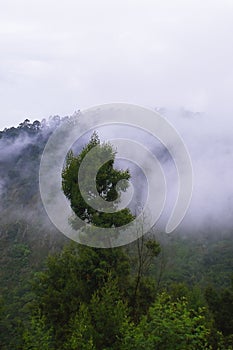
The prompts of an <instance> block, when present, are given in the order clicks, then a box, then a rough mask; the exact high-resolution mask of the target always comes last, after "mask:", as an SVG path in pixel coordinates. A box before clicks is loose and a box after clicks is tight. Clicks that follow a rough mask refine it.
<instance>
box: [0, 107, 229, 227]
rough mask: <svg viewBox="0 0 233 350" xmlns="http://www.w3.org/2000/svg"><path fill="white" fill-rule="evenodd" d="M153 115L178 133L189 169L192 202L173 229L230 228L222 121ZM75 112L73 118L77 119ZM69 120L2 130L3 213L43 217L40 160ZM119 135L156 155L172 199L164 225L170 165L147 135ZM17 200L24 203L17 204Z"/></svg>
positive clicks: (172, 177)
mask: <svg viewBox="0 0 233 350" xmlns="http://www.w3.org/2000/svg"><path fill="white" fill-rule="evenodd" d="M156 111H158V112H159V113H160V114H162V115H163V116H164V117H165V118H167V119H168V120H169V122H170V123H171V124H172V125H173V126H174V127H175V128H176V130H177V131H178V133H179V134H180V135H181V137H182V138H183V140H184V143H185V144H186V146H187V148H188V151H189V153H190V156H191V160H192V165H193V171H194V190H193V198H192V200H191V205H190V208H189V210H188V213H187V214H186V217H185V218H184V220H183V222H182V224H181V226H180V227H178V230H182V228H183V229H184V230H190V229H191V228H192V230H193V229H194V230H195V229H203V228H204V227H208V228H213V229H223V230H224V229H227V230H229V229H230V230H231V228H232V221H233V185H232V178H233V166H232V165H233V139H232V138H231V132H230V130H229V125H228V123H227V121H226V122H225V124H224V123H223V124H222V125H220V122H219V120H216V118H215V119H212V118H211V116H208V115H206V114H201V113H192V112H190V111H185V110H176V111H171V110H168V109H156ZM79 113H80V112H77V113H75V114H74V115H75V116H77V115H78V114H79ZM69 118H72V117H64V118H61V117H59V116H54V117H50V118H49V119H48V120H45V119H43V120H42V121H41V122H39V121H35V122H33V123H30V121H29V120H27V119H26V120H25V121H24V122H23V123H21V124H20V125H19V126H18V127H16V128H15V127H13V128H7V129H4V131H1V132H0V150H1V155H0V209H1V211H2V213H3V212H4V213H6V212H8V213H9V210H11V211H12V213H13V212H14V213H15V215H16V216H17V217H22V216H24V215H25V217H27V220H30V221H33V220H34V218H35V217H36V218H37V219H38V213H37V212H38V211H39V212H40V215H41V217H44V215H46V214H45V213H44V212H43V208H42V203H41V200H40V196H39V193H38V172H39V162H40V157H41V154H42V152H43V149H44V146H45V144H46V142H47V140H48V138H49V136H50V135H51V133H52V132H53V130H54V129H55V128H57V127H58V126H59V125H60V124H61V123H63V122H65V121H67V120H69ZM121 131H122V130H121ZM97 132H99V135H100V138H101V141H108V140H106V138H108V137H109V138H111V137H114V136H115V135H116V131H115V130H111V129H110V128H107V129H106V130H104V129H103V130H101V129H100V130H97ZM90 135H91V133H90ZM90 135H86V136H84V137H83V139H82V140H79V141H78V142H77V144H76V145H74V149H75V150H76V151H77V150H79V149H80V148H81V147H83V146H84V145H85V144H86V143H87V142H88V137H89V136H90ZM123 135H124V137H128V138H129V139H130V138H131V139H136V140H138V142H145V145H146V146H147V147H148V148H151V149H152V150H153V151H154V152H155V154H156V156H157V158H158V159H159V161H160V162H161V163H162V166H163V167H164V172H165V175H166V180H167V182H168V187H169V188H168V191H169V189H170V193H171V195H170V197H169V196H168V203H167V207H168V208H167V210H166V209H165V214H164V215H165V216H164V217H163V216H162V218H161V225H162V226H163V221H166V216H167V215H168V211H169V210H170V209H171V207H172V203H173V202H174V195H175V188H176V185H177V179H176V174H175V168H174V164H173V162H172V160H171V158H170V157H169V154H167V153H168V152H166V150H165V149H164V147H163V146H161V145H159V143H157V144H154V140H151V139H150V138H149V137H147V135H138V134H137V131H136V130H130V129H125V130H124V133H123ZM102 138H103V139H102ZM156 150H157V152H156ZM145 163H146V160H145ZM123 165H124V164H123ZM148 166H149V164H148ZM134 171H135V172H134ZM132 172H133V173H132V178H133V177H134V175H135V179H137V180H138V179H141V177H140V174H138V173H137V170H133V167H132ZM22 183H23V187H24V190H23V189H22V188H21V189H19V188H18V189H17V186H19V185H20V184H21V185H22ZM33 186H34V189H33V190H32V188H33ZM135 187H136V192H137V190H140V186H137V183H136V182H135ZM27 191H28V192H29V193H32V194H33V195H32V196H31V198H26V197H27V196H25V197H24V196H23V195H22V193H23V192H27ZM21 192H22V193H21ZM13 193H14V196H13ZM9 198H11V200H9ZM20 198H21V200H22V201H23V205H22V203H21V204H20ZM32 198H33V199H34V203H33V205H31V199H32ZM136 200H137V201H141V200H142V202H143V199H142V197H141V194H140V193H137V197H136ZM19 205H20V207H19ZM19 208H21V209H19ZM26 211H27V215H26ZM36 213H37V214H36ZM40 215H39V216H40ZM10 216H11V217H13V216H14V215H13V214H11V215H10ZM45 221H46V220H45ZM194 227H195V228H194Z"/></svg>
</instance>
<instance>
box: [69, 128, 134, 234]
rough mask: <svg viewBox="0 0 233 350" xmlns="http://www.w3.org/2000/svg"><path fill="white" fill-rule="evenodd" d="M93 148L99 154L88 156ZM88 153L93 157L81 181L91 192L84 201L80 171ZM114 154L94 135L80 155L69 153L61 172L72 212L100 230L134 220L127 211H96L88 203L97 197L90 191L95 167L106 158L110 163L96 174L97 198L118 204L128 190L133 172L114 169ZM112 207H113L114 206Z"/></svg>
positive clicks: (90, 157) (90, 158) (107, 145)
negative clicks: (90, 180) (123, 193)
mask: <svg viewBox="0 0 233 350" xmlns="http://www.w3.org/2000/svg"><path fill="white" fill-rule="evenodd" d="M94 148H96V150H97V151H96V152H93V153H89V152H90V151H91V150H92V149H94ZM88 153H89V154H91V156H89V160H88V162H89V164H87V166H86V169H85V176H84V177H83V179H82V180H83V181H84V186H85V185H86V190H87V193H88V198H87V200H85V199H84V198H83V196H82V194H81V191H80V184H79V179H78V172H79V170H80V167H81V164H82V162H83V161H84V158H85V157H86V156H87V154H88ZM115 155H116V152H115V151H114V150H113V147H112V146H111V145H110V144H108V143H103V144H100V139H99V137H98V135H97V133H96V132H94V133H93V135H92V137H91V140H90V142H89V143H88V144H87V145H86V146H85V147H84V148H83V150H82V151H81V153H80V154H79V155H78V156H75V155H74V154H73V152H72V151H70V152H69V153H68V155H67V159H66V165H65V167H64V169H63V172H62V189H63V192H64V194H65V195H66V197H67V198H68V199H69V201H70V205H71V208H72V210H73V211H74V213H75V214H76V215H77V216H78V217H79V218H80V219H82V220H83V221H85V222H86V223H91V224H93V225H95V226H97V227H105V228H110V227H120V226H122V225H125V224H128V223H129V222H130V221H132V220H133V218H134V216H133V215H132V213H131V212H130V210H129V209H128V208H125V209H122V210H119V211H115V212H104V211H101V208H100V210H98V209H95V208H93V207H92V206H91V204H89V203H88V202H89V201H90V202H91V200H92V199H94V198H95V197H96V194H95V193H93V191H90V190H89V189H88V188H87V186H88V184H89V179H90V177H91V176H92V175H93V174H92V173H93V169H95V168H96V165H98V164H100V163H103V160H104V159H110V160H107V161H106V162H105V163H104V164H103V165H102V166H101V168H100V169H99V171H98V173H97V176H96V189H97V193H98V195H99V196H100V197H101V198H102V199H103V200H104V201H107V202H112V201H115V203H116V202H117V200H118V201H119V198H120V191H126V189H127V187H128V183H127V180H129V178H130V173H129V171H128V170H125V171H124V170H118V169H115V168H114V167H113V166H114V161H115ZM117 186H118V187H117ZM112 207H114V204H113V206H112Z"/></svg>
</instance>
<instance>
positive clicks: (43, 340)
mask: <svg viewBox="0 0 233 350" xmlns="http://www.w3.org/2000/svg"><path fill="white" fill-rule="evenodd" d="M23 340H24V345H23V350H32V349H33V350H40V349H43V350H53V349H54V347H53V344H52V332H51V331H50V330H48V329H47V328H46V322H45V317H44V316H41V314H40V312H38V313H37V314H35V315H34V316H32V318H31V322H30V325H29V327H28V329H27V330H25V331H24V334H23Z"/></svg>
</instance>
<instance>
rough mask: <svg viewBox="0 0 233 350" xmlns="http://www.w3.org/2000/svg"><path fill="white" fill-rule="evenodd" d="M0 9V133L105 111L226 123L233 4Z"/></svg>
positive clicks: (42, 2)
mask: <svg viewBox="0 0 233 350" xmlns="http://www.w3.org/2000/svg"><path fill="white" fill-rule="evenodd" d="M0 8H1V11H0V50H1V51H0V129H3V128H4V127H8V126H12V125H18V124H19V123H20V122H21V121H23V120H24V119H26V118H29V119H31V120H34V119H40V120H41V119H42V118H44V117H45V118H47V117H49V116H50V115H55V114H59V115H61V116H64V115H71V114H73V112H74V111H75V110H78V109H84V108H88V107H90V106H93V105H96V104H102V103H108V102H128V103H135V104H139V105H143V106H146V107H149V108H153V107H155V106H165V107H170V108H171V107H172V108H177V107H180V106H183V107H185V108H187V109H190V110H192V111H203V112H209V113H210V114H211V115H213V118H214V116H215V118H216V116H217V118H222V116H223V115H224V116H228V117H229V118H231V115H232V114H233V101H232V100H233V1H232V0H218V1H214V0H204V1H203V0H183V1H179V0H171V1H168V0H160V1H157V0H151V1H149V0H140V1H137V0H113V1H112V0H98V1H97V0H96V1H95V0H92V1H89V0H82V1H81V0H56V1H55V0H54V1H53V0H39V1H35V0H7V1H4V0H0Z"/></svg>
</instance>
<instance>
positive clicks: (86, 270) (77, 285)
mask: <svg viewBox="0 0 233 350" xmlns="http://www.w3.org/2000/svg"><path fill="white" fill-rule="evenodd" d="M129 272H130V269H129V261H128V258H127V256H126V255H125V253H124V252H123V251H122V249H94V248H90V247H85V246H81V245H78V244H77V243H74V242H72V243H70V244H69V245H67V246H66V247H65V248H64V250H63V251H62V252H61V253H60V254H55V255H54V256H50V257H49V259H48V262H47V269H46V270H45V271H44V272H41V273H38V274H36V275H35V280H34V290H35V293H36V294H37V299H36V300H37V305H38V306H39V307H40V309H41V310H42V313H43V315H45V316H46V319H47V320H48V324H49V325H50V326H52V327H53V328H54V330H55V339H56V342H58V343H59V344H60V343H62V342H63V341H64V339H65V338H66V336H67V334H68V332H69V329H68V328H69V327H68V324H69V322H70V320H71V319H73V318H74V317H75V315H76V313H77V312H78V310H79V308H80V305H81V304H83V303H86V304H88V303H90V300H91V298H92V296H93V295H94V293H95V292H96V291H97V290H98V289H99V288H101V287H102V286H103V284H104V283H105V282H106V281H107V280H108V277H109V274H110V275H111V276H112V278H113V279H117V281H118V286H119V288H120V290H121V291H122V293H123V290H125V288H127V279H128V278H129Z"/></svg>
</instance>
